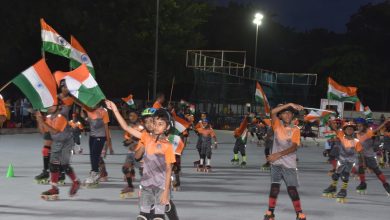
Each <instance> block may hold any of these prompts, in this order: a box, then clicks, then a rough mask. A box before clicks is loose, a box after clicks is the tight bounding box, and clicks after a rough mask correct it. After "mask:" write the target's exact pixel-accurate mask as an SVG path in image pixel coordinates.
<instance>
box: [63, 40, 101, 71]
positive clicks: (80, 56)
mask: <svg viewBox="0 0 390 220" xmlns="http://www.w3.org/2000/svg"><path fill="white" fill-rule="evenodd" d="M70 44H71V52H70V57H69V58H70V67H71V68H72V69H76V68H77V67H79V66H80V65H81V64H82V63H84V64H85V65H87V67H88V70H89V72H90V73H91V74H92V76H93V77H95V69H94V68H93V65H92V61H91V59H90V58H89V56H88V54H87V52H86V51H85V50H84V48H83V47H82V46H81V44H80V43H79V42H78V41H77V40H76V38H75V37H73V36H70Z"/></svg>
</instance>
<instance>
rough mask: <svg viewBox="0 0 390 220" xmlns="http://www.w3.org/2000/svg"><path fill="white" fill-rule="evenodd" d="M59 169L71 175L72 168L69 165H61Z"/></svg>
mask: <svg viewBox="0 0 390 220" xmlns="http://www.w3.org/2000/svg"><path fill="white" fill-rule="evenodd" d="M61 167H62V170H63V171H64V172H65V173H66V174H70V173H73V168H72V167H71V166H70V165H62V166H61Z"/></svg>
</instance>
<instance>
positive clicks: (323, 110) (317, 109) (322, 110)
mask: <svg viewBox="0 0 390 220" xmlns="http://www.w3.org/2000/svg"><path fill="white" fill-rule="evenodd" d="M303 108H304V109H307V110H315V111H320V112H330V113H335V112H334V111H329V110H325V109H319V108H309V107H303Z"/></svg>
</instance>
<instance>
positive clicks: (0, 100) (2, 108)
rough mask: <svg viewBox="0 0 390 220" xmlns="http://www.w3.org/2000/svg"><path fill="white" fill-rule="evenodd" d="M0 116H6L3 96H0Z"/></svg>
mask: <svg viewBox="0 0 390 220" xmlns="http://www.w3.org/2000/svg"><path fill="white" fill-rule="evenodd" d="M0 115H3V116H7V111H6V110H5V104H4V100H3V96H1V95H0Z"/></svg>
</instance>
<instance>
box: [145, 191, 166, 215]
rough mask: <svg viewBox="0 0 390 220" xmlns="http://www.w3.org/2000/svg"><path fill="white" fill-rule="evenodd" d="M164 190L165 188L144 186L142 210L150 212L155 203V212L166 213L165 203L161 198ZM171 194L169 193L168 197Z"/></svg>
mask: <svg viewBox="0 0 390 220" xmlns="http://www.w3.org/2000/svg"><path fill="white" fill-rule="evenodd" d="M163 192H164V190H163V189H160V188H151V187H142V188H141V195H140V198H139V206H140V210H141V212H144V213H150V210H151V207H152V205H153V207H154V213H155V214H157V215H164V214H165V205H162V204H160V199H161V195H162V193H163ZM169 196H170V194H169V193H168V197H169ZM168 199H169V198H168Z"/></svg>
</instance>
